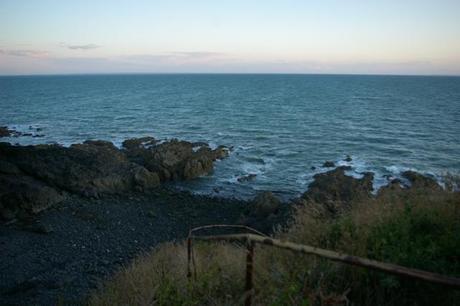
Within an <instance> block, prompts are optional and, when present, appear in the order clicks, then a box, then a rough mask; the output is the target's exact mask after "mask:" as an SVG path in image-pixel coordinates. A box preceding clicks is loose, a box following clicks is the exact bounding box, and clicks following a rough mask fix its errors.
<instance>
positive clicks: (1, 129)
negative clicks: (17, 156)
mask: <svg viewBox="0 0 460 306" xmlns="http://www.w3.org/2000/svg"><path fill="white" fill-rule="evenodd" d="M21 135H22V133H21V132H18V131H15V130H10V129H9V128H8V127H7V126H0V137H18V136H21Z"/></svg>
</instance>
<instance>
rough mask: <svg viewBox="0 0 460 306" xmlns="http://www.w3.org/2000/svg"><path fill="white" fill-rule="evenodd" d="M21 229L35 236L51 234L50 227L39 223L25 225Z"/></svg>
mask: <svg viewBox="0 0 460 306" xmlns="http://www.w3.org/2000/svg"><path fill="white" fill-rule="evenodd" d="M21 229H22V230H25V231H28V232H32V233H36V234H50V233H52V232H53V229H52V228H51V226H49V225H46V224H43V223H41V222H39V221H36V222H33V223H30V224H26V225H24V226H23V227H22V228H21Z"/></svg>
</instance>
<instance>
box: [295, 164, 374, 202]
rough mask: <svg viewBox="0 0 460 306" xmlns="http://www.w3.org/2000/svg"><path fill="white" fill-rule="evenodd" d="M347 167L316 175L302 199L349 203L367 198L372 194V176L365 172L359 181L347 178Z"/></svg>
mask: <svg viewBox="0 0 460 306" xmlns="http://www.w3.org/2000/svg"><path fill="white" fill-rule="evenodd" d="M346 170H348V167H338V168H336V169H334V170H331V171H328V172H325V173H319V174H316V175H315V176H314V177H313V178H314V181H313V182H312V183H311V184H310V185H309V186H308V191H307V192H305V193H304V194H303V195H302V198H304V199H308V200H313V201H315V202H323V203H324V202H329V201H339V202H345V203H349V202H351V201H352V200H354V199H357V198H360V197H369V196H370V195H371V192H372V180H373V178H374V174H373V173H371V172H366V173H364V174H363V177H362V178H360V179H357V178H354V177H352V176H348V175H346V174H345V171H346Z"/></svg>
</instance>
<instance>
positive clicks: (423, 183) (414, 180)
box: [401, 171, 442, 191]
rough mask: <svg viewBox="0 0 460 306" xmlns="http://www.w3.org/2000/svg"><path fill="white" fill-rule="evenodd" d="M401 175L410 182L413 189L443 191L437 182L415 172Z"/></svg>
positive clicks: (406, 172) (405, 172)
mask: <svg viewBox="0 0 460 306" xmlns="http://www.w3.org/2000/svg"><path fill="white" fill-rule="evenodd" d="M401 175H402V177H404V178H406V179H407V180H408V181H409V182H410V184H411V186H410V187H411V188H424V189H429V190H436V191H439V190H441V189H442V188H441V186H439V184H438V183H437V182H436V180H434V179H432V178H430V177H427V176H425V175H423V174H420V173H417V172H415V171H404V172H403V173H402V174H401Z"/></svg>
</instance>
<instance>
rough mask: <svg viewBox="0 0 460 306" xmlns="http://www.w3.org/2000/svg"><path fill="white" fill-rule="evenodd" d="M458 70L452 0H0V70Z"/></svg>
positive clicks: (459, 6)
mask: <svg viewBox="0 0 460 306" xmlns="http://www.w3.org/2000/svg"><path fill="white" fill-rule="evenodd" d="M74 73H77V74H79V73H340V74H342V73H346V74H348V73H349V74H410V75H412V74H416V75H418V74H421V75H460V0H322V1H312V0H299V1H296V0H277V1H274V0H260V1H256V0H245V1H242V0H231V1H230V0H229V1H227V0H220V1H218V0H213V1H211V0H188V1H185V0H184V1H179V0H168V1H166V0H165V1H153V0H150V1H147V0H145V1H143V0H138V1H136V0H130V1H129V0H119V1H117V0H112V1H107V0H97V1H96V0H91V1H89V0H88V1H85V0H82V1H78V0H73V1H62V0H0V75H23V74H74Z"/></svg>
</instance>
